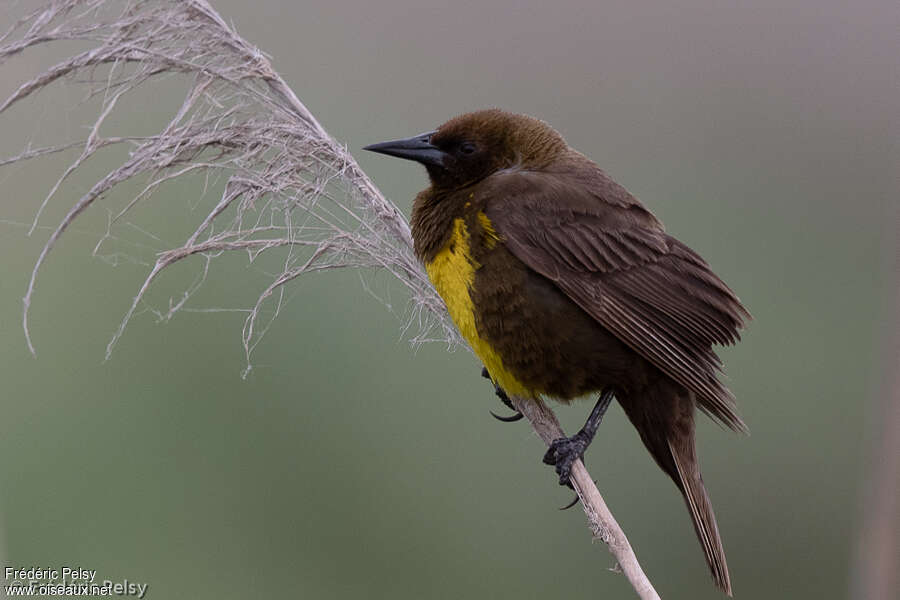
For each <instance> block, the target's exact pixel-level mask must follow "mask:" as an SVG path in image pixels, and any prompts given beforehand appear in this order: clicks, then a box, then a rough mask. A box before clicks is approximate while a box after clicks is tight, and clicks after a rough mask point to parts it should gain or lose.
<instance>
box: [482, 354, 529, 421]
mask: <svg viewBox="0 0 900 600" xmlns="http://www.w3.org/2000/svg"><path fill="white" fill-rule="evenodd" d="M481 376H482V377H484V378H485V379H490V381H491V383H494V380H493V379H491V374H490V373H488V370H487V367H482V368H481ZM494 393H495V394H497V397H498V398H500V401H501V402H503V404H505V405H506V406H507V407H509V409H510V410H511V411H513V412H514V413H515V414H514V415H512V416H509V417H501V416H500V415H498V414H496V413H495V412H494V411H490V413H491V415H492V416H493V417H494V418H495V419H497V420H498V421H503V422H504V423H515V422H516V421H519V420H521V419H522V417H523V416H524V415H523V414H522V413H520V412H519V410H518V409H517V408H516V407H515V406H513V403H512V402H510V400H509V396H507V395H506V390H504V389H503V388H502V387H500V386H499V385H497V384H496V383H494Z"/></svg>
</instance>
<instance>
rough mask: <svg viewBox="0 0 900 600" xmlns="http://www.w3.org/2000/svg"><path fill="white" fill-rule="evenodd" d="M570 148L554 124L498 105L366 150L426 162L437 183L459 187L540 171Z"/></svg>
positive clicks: (449, 186) (437, 185) (441, 186)
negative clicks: (502, 175) (523, 171)
mask: <svg viewBox="0 0 900 600" xmlns="http://www.w3.org/2000/svg"><path fill="white" fill-rule="evenodd" d="M567 149H568V146H567V145H566V142H565V140H563V138H562V136H560V135H559V134H558V133H557V132H556V131H555V130H554V129H553V128H552V127H550V126H549V125H547V124H546V123H544V122H543V121H539V120H538V119H535V118H533V117H529V116H527V115H520V114H514V113H508V112H505V111H502V110H499V109H489V110H481V111H477V112H471V113H466V114H464V115H460V116H458V117H455V118H453V119H451V120H449V121H447V122H446V123H444V124H443V125H441V126H440V127H438V128H437V129H436V130H434V131H430V132H428V133H423V134H420V135H417V136H413V137H411V138H404V139H399V140H392V141H390V142H382V143H380V144H372V145H371V146H366V147H365V148H363V150H370V151H372V152H379V153H381V154H387V155H389V156H396V157H398V158H405V159H407V160H414V161H416V162H419V163H422V164H423V165H425V168H426V169H427V170H428V176H429V177H430V178H431V183H432V185H433V186H435V187H437V188H442V189H455V188H459V187H462V186H465V185H469V184H472V183H475V182H477V181H480V180H481V179H484V178H485V177H487V176H489V175H492V174H494V173H496V172H497V171H502V170H504V169H527V170H539V169H541V168H543V167H546V166H547V165H549V164H551V163H552V162H553V161H554V160H556V159H557V158H559V157H560V156H562V155H563V154H564V153H565V152H566V151H567Z"/></svg>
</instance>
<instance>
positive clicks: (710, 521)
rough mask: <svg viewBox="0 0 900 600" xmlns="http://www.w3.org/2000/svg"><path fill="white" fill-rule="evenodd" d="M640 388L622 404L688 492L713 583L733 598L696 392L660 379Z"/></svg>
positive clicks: (659, 461) (667, 469)
mask: <svg viewBox="0 0 900 600" xmlns="http://www.w3.org/2000/svg"><path fill="white" fill-rule="evenodd" d="M641 392H642V393H639V394H635V395H632V396H628V395H623V397H621V398H620V400H619V403H620V404H621V405H622V408H623V409H624V410H625V413H626V414H627V415H628V418H629V419H630V420H631V422H632V424H634V426H635V428H636V429H637V430H638V433H639V434H640V436H641V440H642V441H643V442H644V445H645V446H646V447H647V450H649V451H650V454H651V455H652V456H653V458H654V460H656V463H657V464H658V465H659V466H660V467H661V468H662V470H663V471H665V472H666V474H668V475H669V477H671V478H672V480H673V481H674V482H675V485H677V486H678V489H679V490H680V491H681V493H682V494H683V495H684V500H685V502H686V503H687V507H688V510H689V511H690V513H691V520H692V521H693V522H694V530H695V531H696V532H697V538H698V539H699V540H700V545H701V546H703V554H704V555H705V557H706V563H707V564H708V565H709V570H710V572H711V573H712V578H713V581H714V582H715V584H716V586H717V587H718V588H719V589H721V590H722V591H723V592H725V593H726V594H728V595H729V596H731V579H730V577H729V576H728V564H727V563H726V561H725V550H724V548H722V540H721V538H720V537H719V527H718V525H716V516H715V514H714V513H713V509H712V504H711V503H710V501H709V496H708V495H707V494H706V488H705V487H704V486H703V478H702V477H701V476H700V464H699V463H698V461H697V453H696V450H695V448H694V399H693V396H692V394H691V393H690V392H688V391H687V390H684V389H680V386H676V385H672V382H668V381H665V380H662V381H657V382H655V385H650V386H648V387H647V388H645V389H644V390H641Z"/></svg>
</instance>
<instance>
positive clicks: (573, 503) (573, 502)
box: [559, 494, 581, 510]
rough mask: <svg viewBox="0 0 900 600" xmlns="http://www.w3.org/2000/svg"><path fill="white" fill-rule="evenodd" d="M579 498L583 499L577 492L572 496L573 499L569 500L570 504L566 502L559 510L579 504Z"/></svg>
mask: <svg viewBox="0 0 900 600" xmlns="http://www.w3.org/2000/svg"><path fill="white" fill-rule="evenodd" d="M579 500H581V498H580V497H579V496H578V494H575V497H574V498H572V501H571V502H569V503H568V504H566V505H565V506H560V507H559V510H569V509H570V508H572V507H573V506H575V505H576V504H578V501H579Z"/></svg>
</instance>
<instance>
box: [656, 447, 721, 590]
mask: <svg viewBox="0 0 900 600" xmlns="http://www.w3.org/2000/svg"><path fill="white" fill-rule="evenodd" d="M680 441H681V442H684V440H680ZM668 446H669V452H670V453H671V457H672V460H673V461H674V463H675V468H676V473H675V474H674V476H673V477H672V479H675V478H676V477H677V480H676V481H675V483H676V484H678V487H679V489H681V493H682V494H684V500H685V502H686V503H687V507H688V510H689V511H690V513H691V520H692V521H693V522H694V531H696V532H697V538H698V539H699V540H700V545H701V546H703V554H704V555H705V556H706V564H708V565H709V570H710V572H711V573H712V578H713V581H715V583H716V586H717V587H718V588H719V589H721V590H722V591H723V592H725V593H726V594H728V596H731V578H730V577H729V576H728V563H727V562H726V561H725V549H724V548H723V547H722V539H721V538H720V537H719V527H718V525H717V524H716V515H715V513H713V508H712V503H711V502H710V501H709V496H708V495H707V493H706V488H705V487H704V486H703V478H702V477H701V476H700V468H699V466H698V464H697V460H696V458H695V456H694V447H693V446H694V440H693V436H691V439H690V448H682V447H679V446H682V444H680V443H679V440H672V439H669V440H668Z"/></svg>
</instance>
